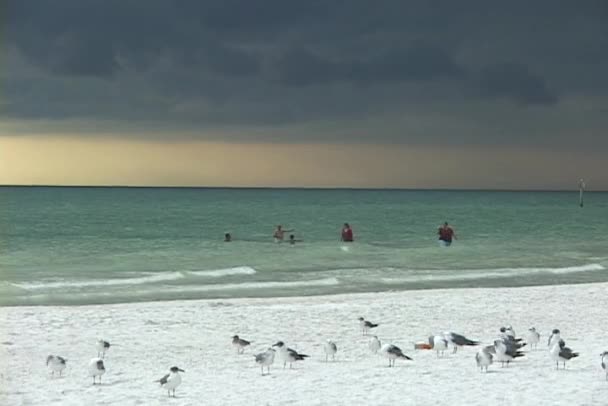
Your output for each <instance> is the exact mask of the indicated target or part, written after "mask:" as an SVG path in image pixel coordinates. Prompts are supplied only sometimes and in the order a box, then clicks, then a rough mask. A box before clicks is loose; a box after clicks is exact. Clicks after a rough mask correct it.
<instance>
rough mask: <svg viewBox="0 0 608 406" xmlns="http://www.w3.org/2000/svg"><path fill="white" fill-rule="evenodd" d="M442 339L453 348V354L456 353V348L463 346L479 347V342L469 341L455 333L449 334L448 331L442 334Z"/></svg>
mask: <svg viewBox="0 0 608 406" xmlns="http://www.w3.org/2000/svg"><path fill="white" fill-rule="evenodd" d="M443 337H444V338H445V339H446V340H447V342H448V343H451V344H452V345H453V346H454V353H456V351H458V347H463V346H465V345H468V346H474V345H479V341H473V340H469V339H468V338H466V337H465V336H462V335H460V334H456V333H451V332H449V331H448V332H445V333H443Z"/></svg>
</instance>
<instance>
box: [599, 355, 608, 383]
mask: <svg viewBox="0 0 608 406" xmlns="http://www.w3.org/2000/svg"><path fill="white" fill-rule="evenodd" d="M600 356H601V357H602V369H603V370H604V372H606V380H607V381H608V351H604V352H603V353H602V354H601V355H600Z"/></svg>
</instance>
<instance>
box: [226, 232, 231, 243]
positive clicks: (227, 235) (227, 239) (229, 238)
mask: <svg viewBox="0 0 608 406" xmlns="http://www.w3.org/2000/svg"><path fill="white" fill-rule="evenodd" d="M231 241H232V236H231V235H230V233H226V234H224V242H231Z"/></svg>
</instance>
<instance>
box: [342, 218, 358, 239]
mask: <svg viewBox="0 0 608 406" xmlns="http://www.w3.org/2000/svg"><path fill="white" fill-rule="evenodd" d="M342 241H344V242H353V241H355V238H354V237H353V229H352V228H350V225H349V224H348V223H344V227H342Z"/></svg>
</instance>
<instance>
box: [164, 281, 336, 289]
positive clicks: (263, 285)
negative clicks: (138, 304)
mask: <svg viewBox="0 0 608 406" xmlns="http://www.w3.org/2000/svg"><path fill="white" fill-rule="evenodd" d="M339 284H340V281H339V280H338V279H337V278H324V279H312V280H307V281H291V282H244V283H220V284H215V285H200V286H192V285H187V286H172V287H170V288H169V289H164V290H163V291H164V292H166V291H168V290H169V291H180V292H181V291H184V292H211V291H218V290H242V289H269V288H299V287H307V286H336V285H339Z"/></svg>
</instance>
